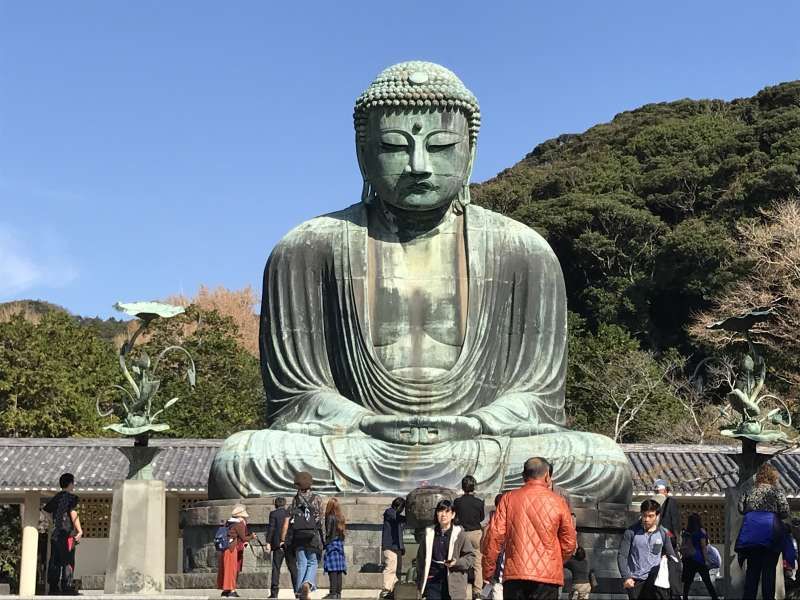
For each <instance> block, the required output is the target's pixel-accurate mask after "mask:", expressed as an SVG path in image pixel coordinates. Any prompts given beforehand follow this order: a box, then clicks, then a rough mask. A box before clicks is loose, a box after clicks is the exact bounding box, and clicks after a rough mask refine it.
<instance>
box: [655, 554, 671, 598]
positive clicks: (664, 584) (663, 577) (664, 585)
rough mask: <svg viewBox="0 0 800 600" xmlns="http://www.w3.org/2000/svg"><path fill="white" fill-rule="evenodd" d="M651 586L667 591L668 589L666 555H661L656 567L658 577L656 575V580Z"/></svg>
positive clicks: (667, 561)
mask: <svg viewBox="0 0 800 600" xmlns="http://www.w3.org/2000/svg"><path fill="white" fill-rule="evenodd" d="M653 585H655V586H656V587H657V588H661V589H662V590H668V589H669V588H670V585H669V558H668V557H667V555H666V554H662V555H661V564H659V565H658V575H656V580H655V582H653Z"/></svg>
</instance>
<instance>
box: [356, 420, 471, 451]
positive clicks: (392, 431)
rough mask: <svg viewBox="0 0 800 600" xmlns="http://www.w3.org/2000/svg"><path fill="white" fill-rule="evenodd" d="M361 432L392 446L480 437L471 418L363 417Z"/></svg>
mask: <svg viewBox="0 0 800 600" xmlns="http://www.w3.org/2000/svg"><path fill="white" fill-rule="evenodd" d="M361 431H363V432H364V433H366V434H367V435H369V436H371V437H374V438H376V439H379V440H383V441H385V442H392V443H394V444H408V445H418V444H438V443H440V442H452V441H456V440H470V439H473V438H475V437H476V436H479V435H480V434H481V423H480V421H478V419H476V418H474V417H428V416H408V417H405V416H394V415H379V416H366V417H364V418H362V419H361Z"/></svg>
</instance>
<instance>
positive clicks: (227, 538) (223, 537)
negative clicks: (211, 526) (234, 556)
mask: <svg viewBox="0 0 800 600" xmlns="http://www.w3.org/2000/svg"><path fill="white" fill-rule="evenodd" d="M230 545H231V533H230V531H228V526H227V525H220V526H219V527H218V528H217V531H216V533H214V548H216V549H217V551H219V552H224V551H225V550H227V549H228V547H229V546H230Z"/></svg>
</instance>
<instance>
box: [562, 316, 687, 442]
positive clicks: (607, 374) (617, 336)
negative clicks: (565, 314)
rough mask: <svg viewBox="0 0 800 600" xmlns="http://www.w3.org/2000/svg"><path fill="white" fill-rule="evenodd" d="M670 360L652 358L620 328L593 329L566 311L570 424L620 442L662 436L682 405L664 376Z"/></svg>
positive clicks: (567, 408) (568, 412)
mask: <svg viewBox="0 0 800 600" xmlns="http://www.w3.org/2000/svg"><path fill="white" fill-rule="evenodd" d="M670 370H671V362H670V361H669V360H666V359H664V360H657V359H656V358H655V357H654V356H653V355H652V354H651V353H650V352H646V351H644V350H641V349H640V348H639V343H638V342H637V341H636V339H634V338H633V337H631V336H630V334H628V333H627V332H626V331H625V330H624V329H623V328H622V327H619V326H617V325H607V324H603V325H600V327H599V329H598V331H597V333H596V334H594V333H592V332H590V331H588V330H587V329H586V323H585V321H583V320H582V319H581V318H580V317H578V316H577V315H575V314H574V313H570V333H569V363H568V369H567V403H566V410H567V418H568V422H569V425H570V427H573V428H575V429H579V430H582V431H592V432H595V433H602V434H604V435H607V436H609V437H611V438H612V439H615V440H617V441H620V442H644V441H651V440H663V439H664V436H665V431H666V429H667V425H666V424H669V423H674V422H675V421H676V420H678V419H681V418H682V417H683V406H682V405H681V403H680V402H679V401H678V399H677V398H676V397H675V396H674V395H673V393H672V390H671V388H670V386H669V384H668V382H667V380H666V375H667V373H668V372H669V371H670Z"/></svg>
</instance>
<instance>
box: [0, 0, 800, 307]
mask: <svg viewBox="0 0 800 600" xmlns="http://www.w3.org/2000/svg"><path fill="white" fill-rule="evenodd" d="M798 23H800V4H798V3H794V2H783V3H778V2H774V3H756V2H752V1H749V2H736V1H732V0H728V1H707V2H688V1H677V0H675V1H672V2H642V1H641V0H640V1H637V2H597V1H594V2H569V1H564V2H550V3H544V2H524V1H521V0H520V1H519V2H502V1H495V2H492V3H489V2H468V1H461V2H452V1H451V2H435V1H433V0H429V1H427V2H418V1H415V0H406V1H405V2H380V1H375V0H373V1H371V2H347V1H340V2H318V3H306V2H267V1H259V2H245V1H236V2H234V1H230V2H222V1H218V2H200V1H191V2H189V1H182V0H170V1H169V2H164V1H161V0H159V1H145V0H137V1H135V2H133V1H129V2H126V1H121V0H119V1H115V2H108V1H106V0H98V1H79V0H75V1H72V2H56V1H50V2H44V1H28V0H17V1H10V0H0V301H4V300H10V299H16V298H41V299H44V300H48V301H51V302H55V303H58V304H62V305H64V306H66V307H67V308H68V309H70V310H71V311H73V312H75V313H79V314H84V315H95V314H99V315H101V316H109V315H111V314H112V313H113V311H112V309H111V305H112V304H113V303H114V302H115V301H117V300H138V299H155V298H163V297H165V296H167V295H170V294H173V293H178V292H183V293H187V294H192V293H194V292H195V291H196V290H197V287H198V286H199V285H200V284H206V285H211V286H214V285H225V286H227V287H230V288H240V287H243V286H245V285H247V284H252V285H253V286H254V287H256V289H257V290H258V291H260V289H259V288H260V278H261V272H262V269H263V266H264V263H265V260H266V257H267V255H268V254H269V251H270V249H271V248H272V246H273V245H274V244H275V243H276V242H277V241H278V240H279V239H280V237H281V236H282V235H284V234H285V233H286V232H287V231H288V230H289V229H291V228H292V227H293V226H295V225H297V224H299V223H300V222H302V221H303V220H305V219H308V218H310V217H313V216H315V215H318V214H321V213H324V212H328V211H330V210H335V209H337V208H341V207H344V206H346V205H349V204H351V203H353V202H355V201H357V200H358V198H359V194H360V189H361V183H360V175H359V173H358V168H357V165H356V161H355V156H354V149H353V131H352V120H351V118H352V105H353V101H354V100H355V98H356V96H358V94H359V93H360V92H361V91H362V90H363V88H364V87H366V86H367V85H368V83H369V82H370V81H371V80H372V78H373V77H374V76H375V75H376V74H377V73H378V72H379V71H380V70H381V69H383V68H384V67H386V66H389V65H391V64H393V63H396V62H399V61H402V60H411V59H421V60H432V61H435V62H439V63H442V64H444V65H445V66H447V67H449V68H451V69H452V70H454V71H455V72H456V73H457V74H458V75H459V76H460V77H461V78H462V79H463V80H464V82H465V83H466V85H467V86H468V87H469V88H470V89H471V90H472V91H473V92H474V93H475V94H476V96H477V97H478V99H479V101H480V103H481V111H482V116H483V119H482V129H481V135H480V139H479V145H478V159H477V164H476V167H475V172H474V174H473V181H482V180H485V179H488V178H490V177H492V176H494V175H495V174H496V173H497V172H498V171H500V170H502V169H503V168H506V167H509V166H511V165H513V164H514V163H516V162H517V161H518V160H520V159H521V158H522V157H523V156H524V155H525V154H526V153H527V152H529V151H530V150H532V149H533V148H534V146H536V145H537V144H538V143H541V142H543V141H544V140H546V139H549V138H551V137H553V136H556V135H559V134H561V133H566V132H580V131H584V130H585V129H587V128H588V127H591V126H592V125H594V124H596V123H599V122H605V121H608V120H610V119H611V118H612V117H613V116H614V115H615V114H616V113H618V112H620V111H623V110H627V109H632V108H636V107H638V106H640V105H642V104H645V103H648V102H661V101H669V100H675V99H678V98H685V97H690V98H724V99H731V98H736V97H741V96H749V95H752V94H754V93H755V92H757V91H758V90H759V89H761V88H763V87H765V86H766V85H771V84H775V83H779V82H782V81H789V80H792V79H798V78H800V60H798V59H800V36H799V35H798V30H797V27H798V25H797V24H798Z"/></svg>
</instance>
